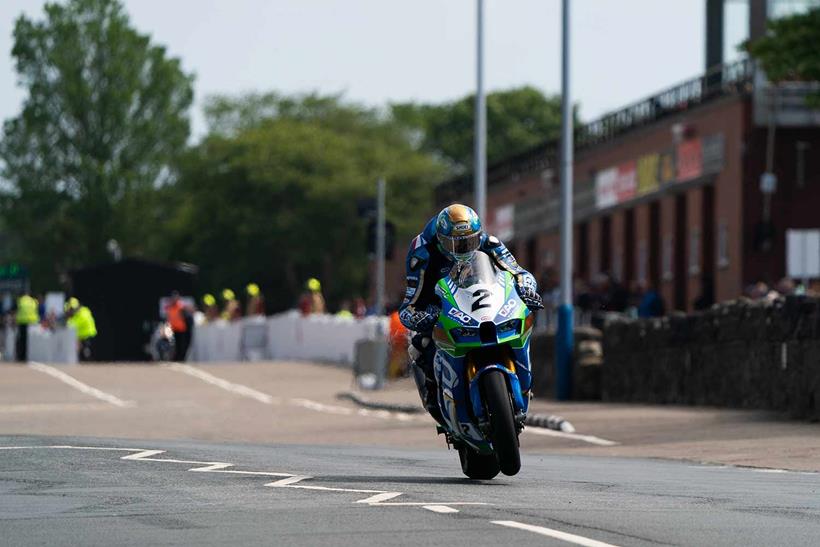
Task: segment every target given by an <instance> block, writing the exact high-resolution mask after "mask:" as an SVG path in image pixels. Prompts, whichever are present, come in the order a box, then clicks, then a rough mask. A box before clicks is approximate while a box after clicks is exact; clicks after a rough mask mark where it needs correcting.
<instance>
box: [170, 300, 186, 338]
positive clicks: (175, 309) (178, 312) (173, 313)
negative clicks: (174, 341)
mask: <svg viewBox="0 0 820 547" xmlns="http://www.w3.org/2000/svg"><path fill="white" fill-rule="evenodd" d="M184 309H185V306H184V305H183V304H182V302H181V301H177V302H176V303H174V304H168V306H166V308H165V315H166V317H167V318H168V322H169V323H170V324H171V330H173V331H174V332H187V330H188V323H186V322H185V315H184V314H183V313H182V312H183V310H184Z"/></svg>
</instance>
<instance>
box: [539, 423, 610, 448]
mask: <svg viewBox="0 0 820 547" xmlns="http://www.w3.org/2000/svg"><path fill="white" fill-rule="evenodd" d="M524 432H525V433H534V434H535V435H543V436H545V437H561V438H562V439H573V440H575V441H583V442H585V443H589V444H596V445H598V446H616V445H618V444H620V443H617V442H615V441H610V440H609V439H602V438H600V437H595V436H594V435H581V434H580V433H566V432H564V431H555V430H553V429H542V428H538V427H528V428H526V429H525V430H524Z"/></svg>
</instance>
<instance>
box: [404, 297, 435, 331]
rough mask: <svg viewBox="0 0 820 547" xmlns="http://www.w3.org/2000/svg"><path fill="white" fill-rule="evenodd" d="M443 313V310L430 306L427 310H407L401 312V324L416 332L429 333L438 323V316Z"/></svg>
mask: <svg viewBox="0 0 820 547" xmlns="http://www.w3.org/2000/svg"><path fill="white" fill-rule="evenodd" d="M439 313H441V308H439V307H438V306H435V305H433V304H430V305H429V306H427V308H426V309H423V310H415V309H412V308H405V309H404V310H403V311H402V312H401V322H402V324H404V326H405V327H407V328H409V329H410V330H413V331H416V332H429V331H431V330H433V327H434V326H435V324H436V321H438V314H439Z"/></svg>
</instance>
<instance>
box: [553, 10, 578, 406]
mask: <svg viewBox="0 0 820 547" xmlns="http://www.w3.org/2000/svg"><path fill="white" fill-rule="evenodd" d="M569 6H570V0H562V9H561V12H562V13H561V304H560V306H559V307H558V331H557V332H556V336H555V388H556V389H555V396H556V398H557V399H558V400H559V401H564V400H567V399H569V398H570V397H571V396H572V356H573V348H574V345H575V344H574V334H573V332H572V331H573V317H572V316H573V310H572V161H573V158H572V152H573V150H572V148H573V127H572V121H573V120H572V96H571V94H570V71H569V62H570V39H569V23H570V17H569V16H570V13H569Z"/></svg>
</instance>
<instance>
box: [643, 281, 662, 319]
mask: <svg viewBox="0 0 820 547" xmlns="http://www.w3.org/2000/svg"><path fill="white" fill-rule="evenodd" d="M638 290H639V291H641V292H642V296H641V301H640V304H638V317H661V316H663V314H664V313H666V306H665V304H664V302H663V297H662V296H661V295H660V293H658V291H657V290H655V288H654V287H652V286H650V285H648V284H647V283H646V282H645V281H642V282H640V283H639V284H638Z"/></svg>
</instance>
